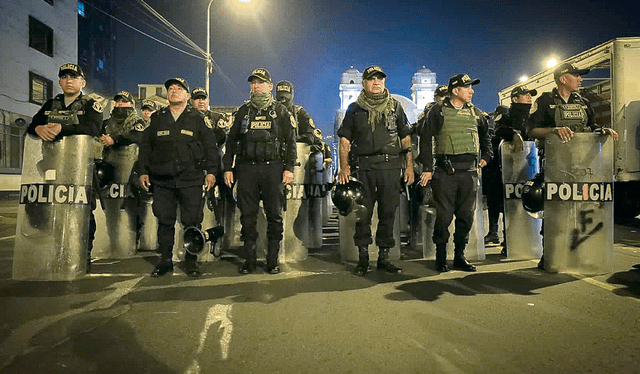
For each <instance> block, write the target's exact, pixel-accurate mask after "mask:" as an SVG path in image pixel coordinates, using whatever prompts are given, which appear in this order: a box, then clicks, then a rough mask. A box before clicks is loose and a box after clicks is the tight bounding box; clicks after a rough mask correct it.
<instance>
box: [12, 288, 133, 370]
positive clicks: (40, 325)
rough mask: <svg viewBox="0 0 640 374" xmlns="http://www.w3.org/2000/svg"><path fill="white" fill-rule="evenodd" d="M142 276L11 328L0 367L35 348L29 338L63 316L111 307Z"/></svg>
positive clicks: (67, 316)
mask: <svg viewBox="0 0 640 374" xmlns="http://www.w3.org/2000/svg"><path fill="white" fill-rule="evenodd" d="M144 278H145V277H139V278H135V279H129V280H126V281H122V282H116V283H114V284H112V285H111V286H109V288H110V289H111V288H115V291H113V292H112V293H110V294H108V295H107V296H105V297H103V298H101V299H98V300H96V301H94V302H92V303H90V304H87V305H85V306H84V307H82V308H78V309H71V310H68V311H66V312H64V313H60V314H55V315H51V316H46V317H42V318H39V319H36V320H32V321H29V322H27V323H25V324H22V325H20V326H18V328H16V329H15V330H13V331H12V332H11V335H10V336H9V337H8V338H7V339H5V340H4V341H3V342H2V346H0V359H1V360H2V361H1V362H2V367H0V369H4V368H5V367H7V366H8V365H10V364H11V362H13V360H14V359H15V358H16V357H17V356H19V355H22V354H24V353H29V352H32V351H33V349H34V348H37V347H32V346H31V339H33V337H34V336H36V335H37V334H38V333H40V331H42V330H44V329H46V328H48V327H49V326H51V325H53V324H54V323H57V322H58V321H61V320H63V319H65V318H69V317H73V316H75V315H78V314H82V313H87V312H91V311H94V310H98V309H108V308H111V307H112V306H113V304H115V303H116V302H117V301H118V300H120V299H121V298H122V297H123V296H124V295H126V294H128V293H129V292H131V290H133V288H134V287H135V286H136V285H137V284H138V283H139V282H140V281H141V280H143V279H144Z"/></svg>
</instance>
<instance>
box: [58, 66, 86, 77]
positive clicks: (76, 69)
mask: <svg viewBox="0 0 640 374" xmlns="http://www.w3.org/2000/svg"><path fill="white" fill-rule="evenodd" d="M65 74H72V75H75V76H80V77H83V78H84V72H83V71H82V69H81V68H80V66H78V65H76V64H64V65H62V66H60V69H59V70H58V78H60V77H62V76H63V75H65Z"/></svg>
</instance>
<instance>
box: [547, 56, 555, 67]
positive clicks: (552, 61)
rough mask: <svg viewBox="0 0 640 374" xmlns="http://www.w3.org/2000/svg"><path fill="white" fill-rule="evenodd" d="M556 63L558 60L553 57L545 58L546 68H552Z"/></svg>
mask: <svg viewBox="0 0 640 374" xmlns="http://www.w3.org/2000/svg"><path fill="white" fill-rule="evenodd" d="M556 65H558V60H556V59H555V58H553V57H552V58H550V59H548V60H547V67H548V68H552V67H554V66H556Z"/></svg>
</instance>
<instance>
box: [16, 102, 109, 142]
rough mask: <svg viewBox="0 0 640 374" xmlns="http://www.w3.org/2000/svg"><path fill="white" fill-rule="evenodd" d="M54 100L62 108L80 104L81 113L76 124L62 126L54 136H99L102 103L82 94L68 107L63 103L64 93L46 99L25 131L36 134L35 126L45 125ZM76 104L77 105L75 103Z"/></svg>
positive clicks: (67, 108) (65, 108)
mask: <svg viewBox="0 0 640 374" xmlns="http://www.w3.org/2000/svg"><path fill="white" fill-rule="evenodd" d="M54 101H57V102H58V103H59V105H60V108H61V109H62V110H70V109H71V107H73V106H74V104H75V103H77V102H79V103H80V104H81V106H80V107H81V110H80V112H81V113H78V124H66V125H63V126H62V131H60V134H58V136H57V137H56V139H61V138H62V137H64V136H68V135H91V136H96V137H97V136H100V126H101V124H102V105H100V103H98V102H97V101H95V100H94V99H92V98H90V97H88V96H85V95H83V94H82V93H81V94H80V96H78V97H77V98H76V99H75V100H74V101H73V103H71V104H70V105H69V106H68V107H65V105H64V95H63V94H59V95H57V96H56V97H54V98H53V99H49V100H47V102H46V103H44V105H43V106H42V108H40V110H39V111H38V112H37V113H36V114H35V115H34V116H33V119H32V121H31V124H29V127H28V128H27V133H29V134H31V135H33V136H38V135H37V134H36V126H40V125H46V124H47V123H48V122H49V121H48V114H49V113H48V112H50V111H51V108H52V107H53V104H54ZM75 106H78V105H75Z"/></svg>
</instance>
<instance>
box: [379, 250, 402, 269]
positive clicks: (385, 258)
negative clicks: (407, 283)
mask: <svg viewBox="0 0 640 374" xmlns="http://www.w3.org/2000/svg"><path fill="white" fill-rule="evenodd" d="M377 267H378V269H380V270H384V271H386V272H387V273H389V274H400V273H402V269H400V268H399V267H397V266H395V265H394V264H392V263H391V261H389V248H380V249H379V250H378V264H377Z"/></svg>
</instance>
